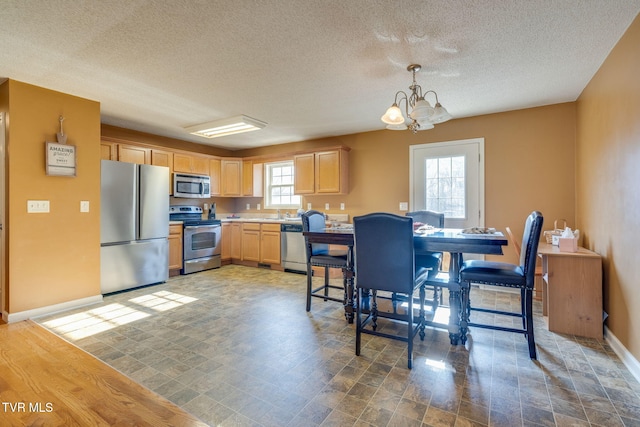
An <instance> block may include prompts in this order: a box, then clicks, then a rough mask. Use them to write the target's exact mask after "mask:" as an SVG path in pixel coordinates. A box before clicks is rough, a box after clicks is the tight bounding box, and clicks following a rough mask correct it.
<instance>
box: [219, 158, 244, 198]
mask: <svg viewBox="0 0 640 427" xmlns="http://www.w3.org/2000/svg"><path fill="white" fill-rule="evenodd" d="M220 167H221V173H220V176H221V184H222V192H221V195H222V196H227V197H240V196H242V160H241V159H222V161H221V164H220Z"/></svg>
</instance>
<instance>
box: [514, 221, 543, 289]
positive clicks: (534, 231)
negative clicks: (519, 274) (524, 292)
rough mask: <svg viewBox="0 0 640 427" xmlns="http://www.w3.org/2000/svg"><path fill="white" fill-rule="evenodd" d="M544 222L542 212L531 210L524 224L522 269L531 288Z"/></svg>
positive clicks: (521, 254) (521, 256)
mask: <svg viewBox="0 0 640 427" xmlns="http://www.w3.org/2000/svg"><path fill="white" fill-rule="evenodd" d="M543 222H544V218H543V217H542V214H541V213H540V212H538V211H533V212H531V214H530V215H529V216H528V217H527V221H526V223H525V225H524V234H523V235H522V244H523V245H524V248H523V249H524V250H523V251H521V252H520V267H522V271H524V275H525V278H526V281H527V287H531V288H533V284H534V279H535V272H536V260H537V257H538V243H539V242H540V234H542V223H543ZM525 243H526V244H525Z"/></svg>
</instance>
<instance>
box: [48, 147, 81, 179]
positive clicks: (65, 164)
mask: <svg viewBox="0 0 640 427" xmlns="http://www.w3.org/2000/svg"><path fill="white" fill-rule="evenodd" d="M45 144H46V146H47V153H46V158H47V175H58V176H76V147H75V145H67V144H58V143H56V142H49V141H47V142H46V143H45Z"/></svg>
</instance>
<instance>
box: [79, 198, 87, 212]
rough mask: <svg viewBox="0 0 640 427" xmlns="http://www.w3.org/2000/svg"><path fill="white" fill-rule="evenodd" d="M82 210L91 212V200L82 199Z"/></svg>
mask: <svg viewBox="0 0 640 427" xmlns="http://www.w3.org/2000/svg"><path fill="white" fill-rule="evenodd" d="M80 212H89V201H88V200H81V201H80Z"/></svg>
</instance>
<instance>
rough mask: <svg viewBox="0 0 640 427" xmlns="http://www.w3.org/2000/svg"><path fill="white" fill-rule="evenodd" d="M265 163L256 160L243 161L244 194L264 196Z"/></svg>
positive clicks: (247, 195)
mask: <svg viewBox="0 0 640 427" xmlns="http://www.w3.org/2000/svg"><path fill="white" fill-rule="evenodd" d="M262 166H263V164H262V163H257V162H255V161H254V160H243V161H242V195H243V196H246V197H262V193H263V190H262V182H263V181H262V179H263V172H262V171H263V167H262Z"/></svg>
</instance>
